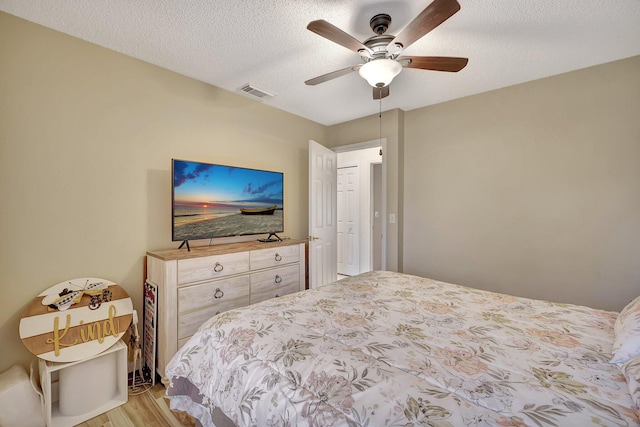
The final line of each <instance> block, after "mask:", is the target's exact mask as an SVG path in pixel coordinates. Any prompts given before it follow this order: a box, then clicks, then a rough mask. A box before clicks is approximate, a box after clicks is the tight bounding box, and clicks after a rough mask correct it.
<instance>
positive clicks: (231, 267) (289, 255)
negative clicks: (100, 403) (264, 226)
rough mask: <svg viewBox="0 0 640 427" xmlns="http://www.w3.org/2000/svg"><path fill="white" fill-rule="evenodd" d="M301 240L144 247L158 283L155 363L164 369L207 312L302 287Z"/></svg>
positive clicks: (150, 276)
mask: <svg viewBox="0 0 640 427" xmlns="http://www.w3.org/2000/svg"><path fill="white" fill-rule="evenodd" d="M305 262H306V261H305V242H304V241H301V240H284V241H282V242H268V243H260V242H243V243H231V244H223V245H214V246H204V247H194V248H191V251H190V252H188V251H187V250H186V249H172V250H166V251H154V252H147V281H148V282H150V283H152V284H154V285H156V286H157V287H158V319H157V334H158V336H157V348H156V351H157V364H156V369H157V372H158V373H159V374H160V376H161V377H162V378H163V382H165V379H166V377H165V375H164V370H165V367H166V365H167V363H168V362H169V360H170V359H171V357H172V356H173V355H174V354H175V353H176V351H177V350H178V348H180V347H181V346H182V345H183V344H184V343H185V342H186V341H187V340H188V339H189V338H190V337H191V336H192V335H193V334H194V332H195V331H196V330H197V329H198V327H199V326H200V325H201V324H202V323H204V322H205V321H206V320H207V319H209V318H210V317H212V316H214V315H216V314H219V313H222V312H223V311H227V310H232V309H234V308H240V307H244V306H247V305H249V304H254V303H257V302H260V301H264V300H267V299H270V298H277V297H279V296H283V295H287V294H290V293H293V292H298V291H302V290H304V289H305V267H306V266H305Z"/></svg>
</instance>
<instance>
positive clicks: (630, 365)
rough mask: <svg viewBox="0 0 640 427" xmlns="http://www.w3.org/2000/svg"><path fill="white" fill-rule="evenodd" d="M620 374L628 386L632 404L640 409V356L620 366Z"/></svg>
mask: <svg viewBox="0 0 640 427" xmlns="http://www.w3.org/2000/svg"><path fill="white" fill-rule="evenodd" d="M622 373H623V374H624V378H625V379H626V380H627V384H628V385H629V391H630V392H631V400H633V404H634V405H636V407H638V408H640V356H638V357H634V358H633V359H631V360H630V361H629V362H627V363H625V364H624V365H622Z"/></svg>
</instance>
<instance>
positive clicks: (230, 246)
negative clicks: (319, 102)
mask: <svg viewBox="0 0 640 427" xmlns="http://www.w3.org/2000/svg"><path fill="white" fill-rule="evenodd" d="M267 243H268V246H269V247H270V248H272V247H277V246H289V245H298V244H300V243H306V241H305V240H297V239H284V240H282V241H281V242H279V241H277V240H272V241H269V242H267ZM265 246H266V245H265V243H263V242H259V241H257V240H253V241H249V242H237V243H223V244H219V245H209V246H192V247H191V251H190V252H189V251H187V250H186V249H184V248H183V249H167V250H162V251H147V255H148V256H153V257H155V258H159V259H161V260H163V261H169V260H174V259H188V258H198V257H202V256H207V255H217V254H225V253H233V252H244V251H249V250H254V249H264V248H265Z"/></svg>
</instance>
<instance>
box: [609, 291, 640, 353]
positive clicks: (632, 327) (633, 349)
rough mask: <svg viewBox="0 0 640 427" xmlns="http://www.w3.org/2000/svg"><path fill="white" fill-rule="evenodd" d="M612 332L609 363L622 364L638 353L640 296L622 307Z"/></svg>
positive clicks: (639, 347) (639, 345) (639, 351)
mask: <svg viewBox="0 0 640 427" xmlns="http://www.w3.org/2000/svg"><path fill="white" fill-rule="evenodd" d="M613 332H614V338H613V350H612V353H613V357H612V358H611V363H615V364H622V363H625V362H628V361H629V360H631V359H633V358H634V357H635V356H638V355H640V297H638V298H636V299H634V300H633V301H631V302H630V303H629V304H628V305H627V306H626V307H625V308H623V309H622V311H621V312H620V314H619V315H618V318H617V319H616V323H615V326H614V327H613Z"/></svg>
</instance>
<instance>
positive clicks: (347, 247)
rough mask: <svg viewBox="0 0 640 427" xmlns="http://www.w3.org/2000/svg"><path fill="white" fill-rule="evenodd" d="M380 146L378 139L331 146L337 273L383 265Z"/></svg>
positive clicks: (368, 269)
mask: <svg viewBox="0 0 640 427" xmlns="http://www.w3.org/2000/svg"><path fill="white" fill-rule="evenodd" d="M383 142H386V140H385V141H383ZM382 146H383V147H384V144H382ZM380 148H381V142H380V141H379V140H376V141H370V142H364V143H359V144H352V145H348V146H343V147H337V148H335V149H334V150H335V152H336V153H337V167H338V176H337V192H336V194H337V203H336V207H337V213H336V225H337V236H336V247H337V272H338V275H345V276H352V275H356V274H359V273H364V272H366V271H371V270H382V269H384V268H385V262H384V259H385V257H384V252H385V251H384V248H385V244H384V242H385V230H384V225H385V224H384V221H382V219H383V218H385V212H384V206H385V202H384V200H385V197H384V196H385V188H384V187H385V186H384V179H383V175H384V163H383V156H380Z"/></svg>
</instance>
